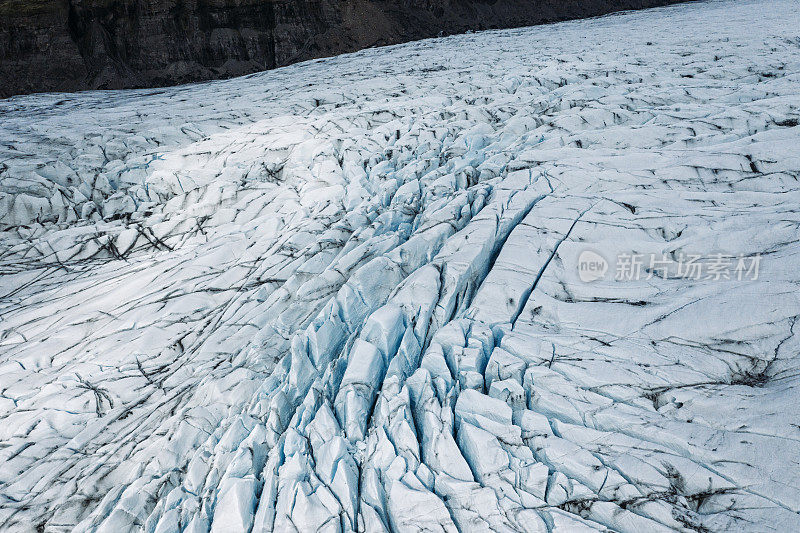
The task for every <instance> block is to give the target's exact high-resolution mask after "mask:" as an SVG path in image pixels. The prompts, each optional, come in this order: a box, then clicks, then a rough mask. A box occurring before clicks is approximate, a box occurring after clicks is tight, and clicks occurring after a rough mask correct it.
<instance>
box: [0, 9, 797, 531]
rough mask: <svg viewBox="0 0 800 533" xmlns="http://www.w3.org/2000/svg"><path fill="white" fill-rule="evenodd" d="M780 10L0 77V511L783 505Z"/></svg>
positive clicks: (408, 513)
mask: <svg viewBox="0 0 800 533" xmlns="http://www.w3.org/2000/svg"><path fill="white" fill-rule="evenodd" d="M767 4H768V5H767ZM799 27H800V12H798V10H797V9H796V5H795V4H794V3H793V2H791V1H788V0H787V1H784V0H777V1H772V2H768V3H767V2H765V1H763V0H748V1H746V2H733V1H725V0H723V1H713V2H696V3H688V4H684V5H678V6H673V7H669V8H664V9H658V10H651V11H643V12H636V13H626V14H620V15H615V16H611V17H604V18H600V19H594V20H588V21H576V22H570V23H564V24H556V25H551V26H543V27H537V28H528V29H519V30H510V31H502V32H486V33H478V34H471V35H465V36H454V37H448V38H445V39H437V40H430V41H422V42H418V43H412V44H408V45H402V46H397V47H390V48H384V49H371V50H366V51H363V52H359V53H356V54H350V55H347V56H341V57H337V58H332V59H327V60H320V61H313V62H309V63H305V64H301V65H295V66H292V67H288V68H285V69H279V70H276V71H272V72H266V73H263V74H258V75H253V76H249V77H245V78H239V79H235V80H229V81H225V82H213V83H205V84H196V85H191V86H185V87H177V88H170V89H163V90H161V89H159V90H152V91H111V92H102V93H82V94H75V95H36V96H26V97H18V98H13V99H9V100H4V101H2V102H0V113H2V116H3V120H2V122H0V141H2V143H0V180H2V186H1V187H0V225H1V228H0V229H2V233H0V274H1V275H2V277H0V294H2V296H0V316H1V317H2V320H1V321H0V417H2V420H3V424H2V425H0V443H2V446H0V465H2V467H1V468H0V524H1V526H0V527H2V528H3V529H4V530H9V531H35V530H45V531H67V530H69V531H72V530H75V531H109V532H119V531H129V530H132V531H147V532H148V533H154V532H158V533H166V532H174V531H189V532H205V531H370V532H372V531H487V530H492V531H546V532H560V531H564V532H573V531H598V530H599V531H605V530H610V531H623V532H628V531H629V532H640V531H675V530H678V531H730V530H759V531H760V530H768V529H770V528H773V529H775V530H778V531H791V530H795V529H798V528H800V515H798V512H799V511H800V487H799V486H798V482H797V479H800V471H798V464H800V452H798V449H800V448H798V446H796V444H797V442H798V440H800V429H798V428H800V415H799V414H798V413H797V412H796V409H795V408H794V406H795V405H797V403H798V401H799V400H800V392H798V379H799V378H798V375H800V374H799V373H798V369H799V367H800V363H799V362H798V361H800V360H799V359H798V357H797V354H798V349H800V342H798V335H797V329H796V328H797V326H796V322H797V317H798V316H800V296H798V292H797V290H796V288H797V283H798V275H797V269H796V264H797V260H798V250H799V248H798V246H797V227H798V224H799V223H800V214H799V213H798V208H797V205H798V200H799V199H800V193H799V192H798V191H799V190H800V188H799V187H798V185H797V184H798V177H800V159H798V157H797V150H796V147H797V145H798V142H799V141H800V129H799V128H798V119H800V111H799V110H800V84H798V74H797V72H798V71H799V70H800V48H798V43H800V34H798V31H797V28H799ZM587 250H588V251H591V253H593V254H595V255H597V256H599V257H601V258H602V259H603V260H604V261H607V262H608V264H607V265H606V271H605V272H604V273H603V274H601V275H600V276H599V277H596V279H591V280H587V279H583V278H582V277H581V276H580V272H579V270H578V264H579V258H580V257H581V255H582V254H584V252H586V251H587ZM691 254H699V255H701V256H702V257H701V259H700V262H701V263H703V265H704V266H703V268H705V269H706V270H705V271H704V272H710V270H709V269H710V268H711V266H710V265H712V263H713V262H714V261H715V259H714V258H715V257H717V258H719V257H722V256H725V257H727V256H730V257H732V258H734V259H736V258H741V259H742V260H747V261H749V263H748V265H749V266H751V267H752V266H753V263H752V261H753V260H754V258H759V263H758V271H757V276H755V275H754V274H755V272H751V273H750V274H749V275H747V276H737V275H734V271H733V270H729V271H727V275H719V276H716V277H715V276H709V277H707V276H699V277H695V276H688V275H685V272H684V273H683V274H681V273H680V272H678V271H677V270H676V268H675V265H676V264H678V262H679V261H680V260H681V258H683V257H684V256H686V255H691ZM633 255H637V256H641V257H649V256H654V257H665V258H666V260H668V262H669V265H668V266H667V267H665V270H663V271H657V270H655V269H654V268H652V267H651V265H649V264H646V263H645V264H641V265H639V267H640V269H639V271H637V272H634V271H633V270H631V269H628V270H627V271H625V272H624V273H620V272H619V271H618V267H620V265H622V263H621V262H620V261H617V260H618V259H619V258H621V257H627V258H630V257H632V256H633ZM716 264H717V270H719V267H720V264H719V262H717V263H716ZM628 266H632V265H628ZM734 267H735V264H732V265H730V268H731V269H733V268H734ZM664 272H666V273H667V274H668V275H663V274H664ZM623 274H624V275H623ZM634 274H636V275H634Z"/></svg>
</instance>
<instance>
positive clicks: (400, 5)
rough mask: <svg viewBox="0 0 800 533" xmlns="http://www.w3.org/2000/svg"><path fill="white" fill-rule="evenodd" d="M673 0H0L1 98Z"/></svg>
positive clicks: (160, 80)
mask: <svg viewBox="0 0 800 533" xmlns="http://www.w3.org/2000/svg"><path fill="white" fill-rule="evenodd" d="M669 3H674V0H571V1H562V0H541V1H529V0H496V1H492V0H485V1H484V0H455V1H454V0H401V1H399V2H398V1H395V0H155V1H145V0H31V1H28V0H0V22H1V23H0V97H7V96H10V95H13V94H19V93H27V92H39V91H64V90H66V91H70V90H80V89H97V88H101V89H102V88H108V89H115V88H135V87H150V86H159V85H173V84H177V83H185V82H189V81H198V80H207V79H216V78H227V77H232V76H238V75H241V74H246V73H250V72H256V71H260V70H265V69H270V68H274V67H278V66H283V65H288V64H290V63H294V62H297V61H302V60H306V59H312V58H316V57H323V56H330V55H335V54H340V53H343V52H351V51H355V50H359V49H362V48H367V47H370V46H379V45H386V44H394V43H399V42H404V41H409V40H413V39H421V38H426V37H433V36H436V35H438V34H440V33H445V34H450V33H460V32H464V31H467V30H471V29H474V30H478V29H488V28H504V27H515V26H525V25H531V24H538V23H544V22H552V21H555V20H563V19H569V18H578V17H586V16H595V15H601V14H605V13H608V12H611V11H616V10H623V9H637V8H642V7H652V6H657V5H663V4H669Z"/></svg>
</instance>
